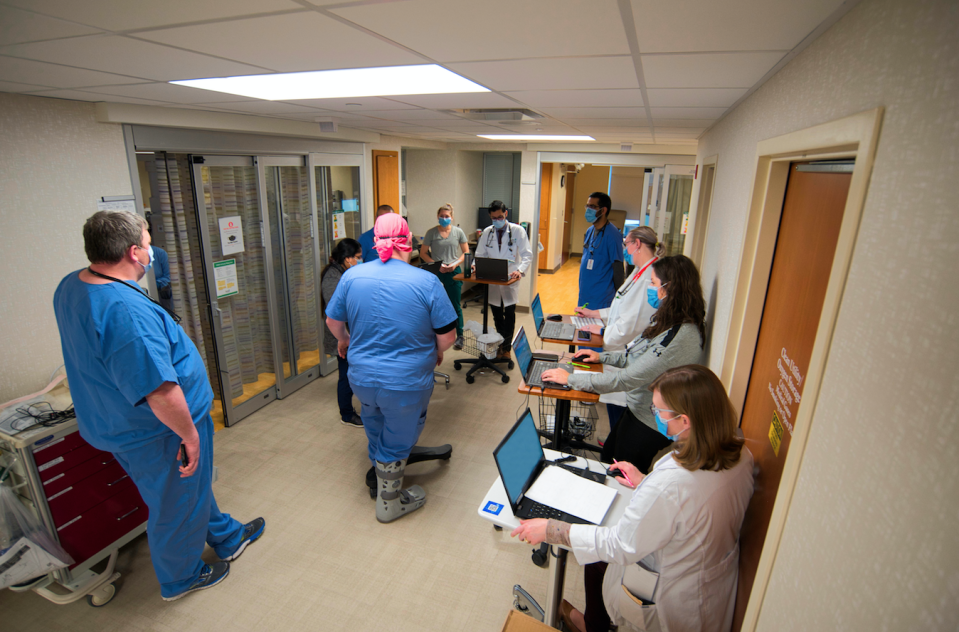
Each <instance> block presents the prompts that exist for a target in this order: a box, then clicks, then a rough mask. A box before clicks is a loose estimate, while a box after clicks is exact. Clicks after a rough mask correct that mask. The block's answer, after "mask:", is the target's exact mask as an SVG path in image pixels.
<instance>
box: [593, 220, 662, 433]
mask: <svg viewBox="0 0 959 632" xmlns="http://www.w3.org/2000/svg"><path fill="white" fill-rule="evenodd" d="M664 253H665V248H664V247H663V244H662V243H661V242H660V241H659V239H658V237H657V236H656V231H654V230H653V229H652V228H650V227H649V226H639V227H637V228H634V229H633V230H631V231H629V233H628V234H627V235H626V243H625V248H624V249H623V255H624V257H625V258H626V260H627V261H629V262H630V263H632V264H633V266H634V267H633V273H632V274H630V275H629V278H628V279H626V282H625V283H623V284H622V285H621V286H620V288H619V290H617V291H616V295H615V296H614V297H613V304H612V305H611V306H609V307H607V308H605V309H587V308H584V307H577V308H576V313H577V314H579V315H580V316H584V317H587V318H601V319H602V320H603V326H602V327H601V326H600V325H589V326H588V327H587V329H589V330H590V331H592V332H593V333H596V334H598V333H600V332H602V334H603V351H622V350H623V349H625V348H626V345H627V344H629V343H630V342H631V341H632V340H633V339H635V338H638V337H639V336H641V335H642V333H643V331H644V330H645V329H646V328H647V327H649V324H650V322H651V321H652V318H653V316H654V315H655V314H656V308H655V307H653V306H652V305H650V304H649V301H647V300H646V288H647V287H649V281H650V277H651V276H652V270H653V263H655V262H656V260H657V259H658V258H659V257H661V256H663V254H664ZM599 400H600V401H601V402H603V403H605V404H606V412H607V413H608V414H609V429H610V432H612V429H613V428H614V427H615V426H616V422H617V421H619V418H620V417H621V416H622V414H623V413H624V412H625V411H626V394H625V393H608V394H605V395H602V396H600V399H599Z"/></svg>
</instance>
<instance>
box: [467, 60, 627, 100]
mask: <svg viewBox="0 0 959 632" xmlns="http://www.w3.org/2000/svg"><path fill="white" fill-rule="evenodd" d="M448 67H449V69H450V70H452V71H453V72H455V73H458V74H460V75H463V76H464V77H466V78H468V79H471V80H473V81H475V82H477V83H480V84H482V85H484V86H486V87H487V88H490V89H491V90H496V91H500V92H502V91H504V90H524V89H525V90H552V89H559V88H564V89H574V90H576V89H578V90H593V89H604V88H605V89H609V88H638V87H639V85H638V82H637V81H636V70H635V68H634V67H633V58H632V57H588V58H568V59H527V60H519V61H486V62H473V63H464V64H449V65H448Z"/></svg>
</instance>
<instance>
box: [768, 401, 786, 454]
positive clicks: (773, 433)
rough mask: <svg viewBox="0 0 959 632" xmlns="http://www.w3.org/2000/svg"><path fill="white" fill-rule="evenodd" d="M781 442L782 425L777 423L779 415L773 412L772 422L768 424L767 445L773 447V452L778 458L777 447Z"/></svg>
mask: <svg viewBox="0 0 959 632" xmlns="http://www.w3.org/2000/svg"><path fill="white" fill-rule="evenodd" d="M782 442H783V423H782V422H781V421H779V415H777V414H776V411H773V422H772V423H771V424H769V443H771V444H772V446H773V452H775V453H776V456H779V446H780V445H782Z"/></svg>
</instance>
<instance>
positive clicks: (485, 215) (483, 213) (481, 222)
mask: <svg viewBox="0 0 959 632" xmlns="http://www.w3.org/2000/svg"><path fill="white" fill-rule="evenodd" d="M506 221H507V222H512V221H513V211H512V209H506ZM492 225H493V221H492V220H491V219H490V218H489V207H486V206H481V207H479V209H478V210H477V211H476V228H477V229H479V230H483V229H484V228H486V227H487V226H492Z"/></svg>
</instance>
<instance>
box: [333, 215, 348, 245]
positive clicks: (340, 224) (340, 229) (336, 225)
mask: <svg viewBox="0 0 959 632" xmlns="http://www.w3.org/2000/svg"><path fill="white" fill-rule="evenodd" d="M344 237H346V213H333V239H334V241H335V240H337V239H343V238H344Z"/></svg>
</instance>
